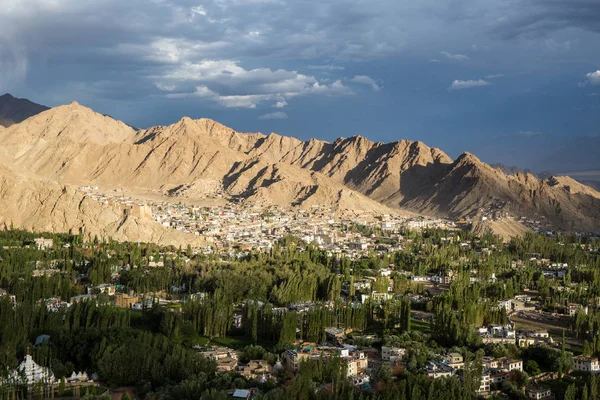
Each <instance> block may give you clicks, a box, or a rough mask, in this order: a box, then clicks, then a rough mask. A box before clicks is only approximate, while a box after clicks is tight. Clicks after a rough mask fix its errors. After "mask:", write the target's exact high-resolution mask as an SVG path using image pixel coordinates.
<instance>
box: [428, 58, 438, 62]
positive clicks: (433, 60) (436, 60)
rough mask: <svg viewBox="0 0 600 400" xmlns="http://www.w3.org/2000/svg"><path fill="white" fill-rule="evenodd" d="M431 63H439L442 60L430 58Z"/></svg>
mask: <svg viewBox="0 0 600 400" xmlns="http://www.w3.org/2000/svg"><path fill="white" fill-rule="evenodd" d="M429 62H430V63H439V62H440V60H438V59H437V58H432V59H431V60H429Z"/></svg>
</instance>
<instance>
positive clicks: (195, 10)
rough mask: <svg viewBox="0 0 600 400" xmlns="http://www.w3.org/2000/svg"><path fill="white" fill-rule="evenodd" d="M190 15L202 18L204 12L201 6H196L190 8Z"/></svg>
mask: <svg viewBox="0 0 600 400" xmlns="http://www.w3.org/2000/svg"><path fill="white" fill-rule="evenodd" d="M192 13H194V14H198V15H202V16H204V15H206V10H205V9H204V7H202V6H196V7H192Z"/></svg>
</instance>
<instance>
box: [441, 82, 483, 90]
mask: <svg viewBox="0 0 600 400" xmlns="http://www.w3.org/2000/svg"><path fill="white" fill-rule="evenodd" d="M488 85H491V83H489V82H488V81H484V80H483V79H478V80H469V81H461V80H458V79H457V80H455V81H454V82H452V85H450V87H449V88H448V90H459V89H469V88H474V87H479V86H488Z"/></svg>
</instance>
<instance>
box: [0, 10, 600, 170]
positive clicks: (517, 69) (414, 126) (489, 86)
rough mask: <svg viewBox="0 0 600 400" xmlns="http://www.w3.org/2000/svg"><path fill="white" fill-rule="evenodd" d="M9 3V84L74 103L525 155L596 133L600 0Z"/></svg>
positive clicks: (47, 100)
mask: <svg viewBox="0 0 600 400" xmlns="http://www.w3.org/2000/svg"><path fill="white" fill-rule="evenodd" d="M0 9H1V10H2V13H0V93H2V92H10V93H12V94H13V95H15V96H18V97H27V98H29V99H31V100H33V101H36V102H39V103H43V104H46V105H49V106H54V105H59V104H63V103H68V102H70V101H72V100H78V101H79V102H80V103H82V104H85V105H88V106H90V107H92V108H94V109H95V110H97V111H99V112H102V113H107V114H110V115H112V116H114V117H115V118H118V119H121V120H123V121H125V122H127V123H130V124H132V125H134V126H137V127H147V126H150V125H157V124H163V125H164V124H170V123H173V122H175V121H177V120H179V119H180V118H181V117H182V116H184V115H187V116H190V117H193V118H199V117H209V118H213V119H216V120H218V121H220V122H222V123H225V124H227V125H229V126H232V127H233V128H235V129H237V130H241V131H262V132H265V133H268V132H272V131H274V132H278V133H281V134H285V135H291V136H295V137H298V138H301V139H308V138H310V137H318V138H321V139H326V140H333V139H334V138H336V137H339V136H345V137H348V136H351V135H354V134H361V135H363V136H366V137H368V138H370V139H372V140H375V141H393V140H398V139H404V138H406V139H414V140H422V141H424V142H425V143H427V144H429V145H432V146H436V147H440V148H442V149H443V150H445V151H447V152H448V153H449V154H450V155H451V156H456V155H458V154H459V153H460V152H462V151H465V150H468V151H472V152H474V153H475V154H477V155H479V156H480V157H481V158H482V159H484V160H486V161H488V162H506V163H510V164H517V165H522V166H527V165H528V164H527V158H528V156H529V154H530V153H535V152H537V151H538V149H537V146H542V147H543V146H544V144H547V143H550V142H556V141H559V140H564V139H565V138H573V137H580V136H597V135H598V134H600V128H599V127H600V124H599V122H600V45H599V43H600V2H598V0H568V1H565V0H479V1H476V0H450V1H438V0H435V1H434V0H419V1H414V0H411V1H408V0H377V1H373V0H294V1H291V0H211V1H197V0H193V1H192V0H128V1H123V0H101V1H97V0H96V1H92V0H0ZM515 144H517V145H518V146H517V147H519V146H520V147H521V148H520V149H515ZM524 144H527V147H526V148H524V147H523V146H524Z"/></svg>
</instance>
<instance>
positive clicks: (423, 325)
mask: <svg viewBox="0 0 600 400" xmlns="http://www.w3.org/2000/svg"><path fill="white" fill-rule="evenodd" d="M410 329H411V330H412V331H417V332H421V333H431V322H429V321H422V320H418V319H414V318H411V319H410Z"/></svg>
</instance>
